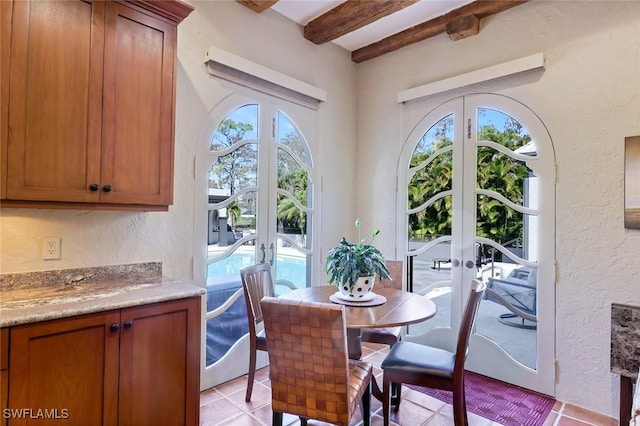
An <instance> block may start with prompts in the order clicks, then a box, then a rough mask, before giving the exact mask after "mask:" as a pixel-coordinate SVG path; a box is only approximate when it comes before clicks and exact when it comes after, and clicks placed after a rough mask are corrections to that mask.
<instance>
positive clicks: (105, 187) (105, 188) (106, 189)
mask: <svg viewBox="0 0 640 426" xmlns="http://www.w3.org/2000/svg"><path fill="white" fill-rule="evenodd" d="M102 190H103V191H104V192H111V185H105V186H103V187H102Z"/></svg>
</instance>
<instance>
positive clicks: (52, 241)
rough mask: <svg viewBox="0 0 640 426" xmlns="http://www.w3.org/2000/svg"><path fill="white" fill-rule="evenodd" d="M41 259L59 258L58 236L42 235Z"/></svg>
mask: <svg viewBox="0 0 640 426" xmlns="http://www.w3.org/2000/svg"><path fill="white" fill-rule="evenodd" d="M42 259H43V260H51V259H60V237H44V238H43V239H42Z"/></svg>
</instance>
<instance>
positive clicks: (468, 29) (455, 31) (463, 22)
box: [445, 15, 480, 41]
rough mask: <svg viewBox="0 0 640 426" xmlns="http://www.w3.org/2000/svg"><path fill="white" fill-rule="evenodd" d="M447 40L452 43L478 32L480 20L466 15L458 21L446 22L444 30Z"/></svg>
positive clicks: (474, 16)
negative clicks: (447, 36)
mask: <svg viewBox="0 0 640 426" xmlns="http://www.w3.org/2000/svg"><path fill="white" fill-rule="evenodd" d="M445 30H446V31H447V34H449V38H450V39H451V40H453V41H457V40H461V39H463V38H467V37H471V36H474V35H476V34H478V33H479V32H480V18H478V17H477V16H476V15H467V16H464V17H462V18H459V19H454V20H453V21H449V22H447V26H446V28H445Z"/></svg>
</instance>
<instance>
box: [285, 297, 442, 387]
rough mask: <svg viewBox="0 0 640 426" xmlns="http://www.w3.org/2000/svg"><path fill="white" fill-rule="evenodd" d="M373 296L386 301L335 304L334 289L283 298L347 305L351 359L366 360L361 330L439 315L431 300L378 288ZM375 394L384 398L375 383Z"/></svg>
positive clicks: (348, 343)
mask: <svg viewBox="0 0 640 426" xmlns="http://www.w3.org/2000/svg"><path fill="white" fill-rule="evenodd" d="M373 292H374V293H375V294H376V295H379V296H383V297H384V299H386V301H385V302H384V303H381V304H376V305H375V306H366V305H367V304H365V303H361V302H360V303H358V302H353V303H349V302H340V301H339V300H338V301H337V302H334V301H333V300H337V298H336V297H335V296H334V294H335V293H336V287H335V286H334V285H323V286H315V287H306V288H299V289H296V290H292V291H289V292H287V293H283V294H282V295H281V296H280V297H281V298H285V299H290V300H306V301H311V302H322V303H338V304H343V305H345V307H346V309H345V313H346V315H345V316H346V318H345V320H346V325H347V346H348V351H349V358H351V359H360V358H361V357H362V339H361V330H362V329H363V328H387V327H397V326H402V325H409V324H415V323H418V322H421V321H424V320H427V319H429V318H431V317H433V316H434V315H435V314H436V311H437V308H436V304H435V303H434V302H433V301H432V300H431V299H430V298H429V297H427V296H421V295H419V294H415V293H409V292H407V291H402V290H397V289H393V288H384V287H379V288H378V287H374V290H373ZM332 296H334V297H332ZM330 298H331V299H332V300H330ZM348 303H349V304H348ZM356 303H357V304H356ZM373 393H374V396H376V397H378V399H380V398H381V392H380V390H379V388H378V386H377V384H375V381H374V387H373Z"/></svg>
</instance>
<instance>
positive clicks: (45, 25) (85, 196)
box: [5, 1, 105, 202]
mask: <svg viewBox="0 0 640 426" xmlns="http://www.w3.org/2000/svg"><path fill="white" fill-rule="evenodd" d="M104 12H105V4H104V3H102V2H95V3H85V2H82V1H73V2H39V1H34V2H22V1H17V2H15V3H14V10H13V22H12V38H11V74H10V98H9V144H8V152H7V157H6V161H7V163H8V164H7V168H6V169H5V170H7V172H8V174H7V192H6V198H8V199H14V200H39V201H75V202H79V201H86V202H98V201H99V192H91V191H90V190H89V186H90V185H91V184H92V183H99V182H100V142H101V115H102V68H103V66H102V61H103V46H104V41H103V39H104Z"/></svg>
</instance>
